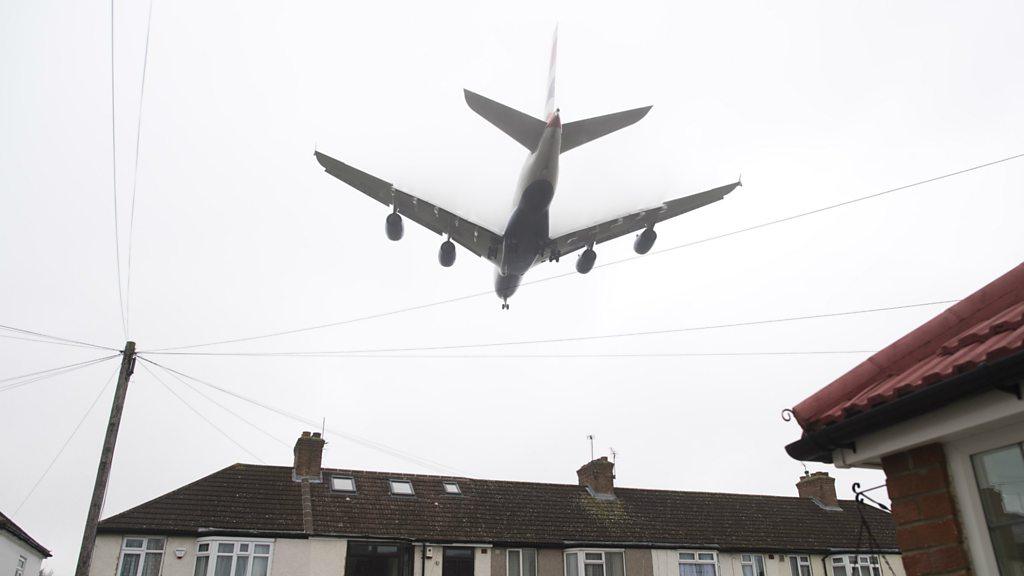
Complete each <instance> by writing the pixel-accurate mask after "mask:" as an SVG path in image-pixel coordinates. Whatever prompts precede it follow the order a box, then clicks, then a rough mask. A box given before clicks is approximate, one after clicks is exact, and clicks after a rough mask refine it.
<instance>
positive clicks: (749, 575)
mask: <svg viewBox="0 0 1024 576" xmlns="http://www.w3.org/2000/svg"><path fill="white" fill-rule="evenodd" d="M743 576H754V567H753V566H752V565H750V564H744V565H743Z"/></svg>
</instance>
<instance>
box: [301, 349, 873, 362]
mask: <svg viewBox="0 0 1024 576" xmlns="http://www.w3.org/2000/svg"><path fill="white" fill-rule="evenodd" d="M875 352H877V350H811V351H792V352H775V351H771V352H665V353H658V352H637V353H614V352H613V353H607V354H603V353H590V354H571V353H568V354H557V353H556V354H303V355H297V356H286V358H346V359H347V358H356V359H359V358H385V359H391V360H395V359H423V360H434V359H441V360H444V359H448V360H452V359H459V360H468V359H473V358H477V359H483V360H496V359H502V358H514V359H529V358H538V359H556V358H559V359H561V358H565V359H573V358H576V359H604V358H607V359H615V358H707V357H716V356H723V357H743V356H752V357H753V356H827V355H841V354H874V353H875Z"/></svg>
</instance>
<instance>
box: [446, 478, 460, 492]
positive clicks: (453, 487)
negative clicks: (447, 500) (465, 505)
mask: <svg viewBox="0 0 1024 576" xmlns="http://www.w3.org/2000/svg"><path fill="white" fill-rule="evenodd" d="M441 486H443V487H444V493H445V494H462V489H461V488H459V483H458V482H456V481H454V480H445V481H444V482H442V483H441Z"/></svg>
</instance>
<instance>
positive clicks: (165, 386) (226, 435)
mask: <svg viewBox="0 0 1024 576" xmlns="http://www.w3.org/2000/svg"><path fill="white" fill-rule="evenodd" d="M142 367H143V368H145V369H146V372H149V374H150V376H152V377H153V378H155V379H156V381H157V382H159V383H160V385H161V386H163V387H164V388H166V389H167V391H168V392H170V393H171V395H173V396H174V397H175V398H177V399H178V400H180V401H181V403H182V404H184V405H185V406H186V407H187V408H188V409H189V410H191V411H192V412H194V413H195V415H196V416H199V417H200V418H202V419H203V421H205V422H206V423H207V424H209V425H210V426H211V427H212V428H213V429H214V430H216V431H217V432H220V434H221V436H223V437H225V438H227V439H228V440H229V441H231V443H232V444H234V445H235V446H238V447H239V448H241V449H242V451H243V452H245V453H246V454H248V455H249V456H252V457H253V458H255V459H257V460H259V461H260V463H261V464H266V461H264V460H263V458H260V457H259V456H257V455H256V453H255V452H253V451H252V450H249V449H248V448H246V447H245V446H243V445H242V444H241V443H239V442H238V441H237V440H235V439H234V438H232V437H231V435H230V434H228V433H227V432H225V431H224V430H223V429H222V428H221V427H220V426H217V425H216V424H214V423H213V420H210V419H209V418H207V417H206V416H205V415H204V414H203V413H202V412H200V411H199V410H197V409H196V407H195V406H193V405H192V404H189V402H188V400H185V398H184V397H183V396H181V395H180V394H178V393H177V392H175V391H174V389H173V388H171V387H170V386H168V385H167V383H166V382H164V381H163V379H161V378H160V377H159V376H157V374H156V372H154V371H152V370H150V368H149V366H146V365H145V364H143V365H142Z"/></svg>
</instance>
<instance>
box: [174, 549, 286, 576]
mask: <svg viewBox="0 0 1024 576" xmlns="http://www.w3.org/2000/svg"><path fill="white" fill-rule="evenodd" d="M270 549H271V543H270V541H262V542H261V541H220V540H218V541H212V540H211V541H202V542H199V543H198V545H197V547H196V567H195V571H194V572H193V576H267V574H268V573H269V572H270Z"/></svg>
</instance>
